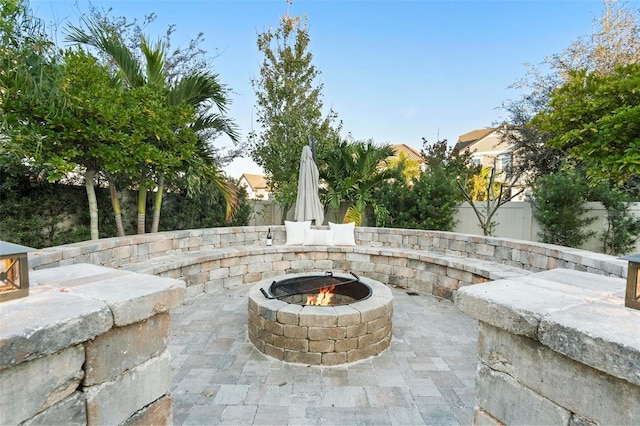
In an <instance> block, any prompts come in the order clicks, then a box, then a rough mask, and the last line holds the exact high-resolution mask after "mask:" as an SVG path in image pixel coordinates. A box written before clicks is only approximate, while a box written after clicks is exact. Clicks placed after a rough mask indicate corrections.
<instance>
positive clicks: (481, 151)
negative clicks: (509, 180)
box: [453, 129, 514, 171]
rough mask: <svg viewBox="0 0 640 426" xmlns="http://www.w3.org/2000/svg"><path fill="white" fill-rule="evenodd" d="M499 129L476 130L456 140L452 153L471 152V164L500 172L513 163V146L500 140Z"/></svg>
mask: <svg viewBox="0 0 640 426" xmlns="http://www.w3.org/2000/svg"><path fill="white" fill-rule="evenodd" d="M500 132H501V131H500V130H499V129H478V130H473V131H471V132H469V133H465V134H464V135H461V136H460V137H459V138H458V142H457V143H456V146H455V147H454V148H453V149H454V151H456V152H459V153H464V152H471V162H472V163H473V164H480V165H482V167H493V166H494V164H495V167H496V170H497V171H502V170H504V169H505V168H507V167H508V166H509V165H511V162H512V161H513V148H514V146H513V144H509V143H507V142H504V141H503V140H502V135H501V133H500Z"/></svg>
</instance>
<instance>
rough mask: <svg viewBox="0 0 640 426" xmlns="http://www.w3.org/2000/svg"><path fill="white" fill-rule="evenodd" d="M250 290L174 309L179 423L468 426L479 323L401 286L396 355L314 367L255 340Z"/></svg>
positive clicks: (176, 414)
mask: <svg viewBox="0 0 640 426" xmlns="http://www.w3.org/2000/svg"><path fill="white" fill-rule="evenodd" d="M248 291H249V287H240V288H235V289H232V290H224V291H221V292H219V293H213V294H203V295H200V296H198V297H195V298H192V299H189V300H187V301H186V302H185V303H184V305H182V306H179V307H177V308H174V309H173V310H172V311H171V338H170V341H169V349H170V351H171V354H172V356H173V381H172V389H171V391H172V394H173V411H174V414H173V420H174V424H185V425H187V424H189V425H213V424H229V425H247V424H254V425H286V424H289V425H351V424H353V425H378V424H379V425H420V424H433V425H455V424H464V425H468V424H471V417H472V412H473V406H474V404H475V371H476V366H477V364H478V359H477V355H476V343H477V322H476V320H474V319H472V318H470V317H468V316H466V315H465V314H463V313H461V312H460V311H459V310H458V309H457V308H456V307H455V306H454V305H453V304H452V303H451V302H449V301H445V300H438V299H436V298H434V297H432V296H429V295H423V294H420V295H417V296H410V295H408V294H407V293H406V291H404V290H403V289H399V288H394V289H393V296H394V313H393V339H392V342H391V346H390V348H389V349H387V350H386V351H384V352H383V353H382V354H380V355H378V356H376V357H373V358H369V359H366V360H363V361H359V362H356V363H352V364H345V365H340V366H334V367H328V366H307V365H301V364H290V363H286V362H282V361H278V360H275V359H272V358H269V357H267V356H266V355H263V354H262V353H260V352H259V351H258V350H257V349H255V348H254V347H253V345H252V344H251V343H250V342H249V340H248V337H247V294H248Z"/></svg>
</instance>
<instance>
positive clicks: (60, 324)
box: [0, 264, 185, 425]
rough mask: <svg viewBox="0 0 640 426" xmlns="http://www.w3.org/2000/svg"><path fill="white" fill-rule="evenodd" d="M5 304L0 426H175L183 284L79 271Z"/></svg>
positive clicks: (34, 277) (64, 270) (41, 281)
mask: <svg viewBox="0 0 640 426" xmlns="http://www.w3.org/2000/svg"><path fill="white" fill-rule="evenodd" d="M30 278H31V287H32V288H31V291H30V295H29V296H28V297H26V298H22V299H16V300H12V301H8V302H3V303H2V304H0V383H1V385H0V424H3V425H4V424H7V425H8V424H67V425H72V424H78V425H84V424H89V425H104V424H129V425H135V424H171V421H172V411H171V395H170V393H169V389H170V382H171V365H170V355H169V352H168V350H167V341H168V333H169V310H170V309H171V308H173V307H175V306H178V305H179V304H181V303H182V301H183V300H184V294H185V288H184V283H183V282H181V281H179V280H173V279H168V278H160V277H154V276H147V275H138V274H134V273H131V272H126V271H116V270H113V269H110V268H105V267H102V266H96V265H87V264H77V265H72V266H63V267H58V268H50V269H44V270H40V271H33V272H32V273H31V276H30Z"/></svg>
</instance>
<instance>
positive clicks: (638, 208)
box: [249, 200, 640, 253]
mask: <svg viewBox="0 0 640 426" xmlns="http://www.w3.org/2000/svg"><path fill="white" fill-rule="evenodd" d="M476 206H477V207H478V208H479V209H480V211H481V212H482V211H483V207H484V206H483V203H476ZM587 208H588V209H589V213H588V215H590V216H595V217H596V218H597V219H596V220H595V221H594V223H593V224H591V227H590V229H592V230H594V231H596V233H597V235H596V236H595V237H593V238H591V239H590V240H589V241H587V243H586V244H585V245H584V246H582V247H579V248H583V249H586V250H591V251H595V252H602V251H603V248H602V241H601V235H602V233H603V232H605V230H606V227H607V219H606V212H605V210H604V207H603V206H602V204H601V203H597V202H590V203H587ZM253 210H254V213H253V214H252V215H251V218H250V219H249V225H255V226H258V225H270V224H281V223H282V221H281V220H282V209H281V208H280V207H279V206H277V205H276V204H275V203H273V202H272V201H271V200H268V201H255V202H254V204H253ZM631 212H632V214H634V215H635V216H636V217H640V203H633V204H632V205H631ZM292 216H293V209H291V211H289V214H288V218H289V219H290V220H293V219H291V217H292ZM456 220H457V225H456V227H455V229H454V231H455V232H460V233H463V234H476V235H482V229H481V228H480V225H478V219H477V217H476V214H475V213H474V211H473V209H472V208H471V206H470V205H469V203H463V204H462V205H461V206H460V208H459V210H458V215H457V217H456ZM328 221H332V222H333V221H334V218H333V214H332V213H328V214H327V215H326V216H325V223H327V222H328ZM493 221H494V222H496V223H497V225H496V227H495V229H494V236H496V237H505V238H515V239H518V240H528V241H539V239H538V231H539V226H538V223H537V222H536V220H535V219H534V218H533V214H532V211H531V204H529V203H527V202H515V201H514V202H509V203H506V204H505V205H503V206H502V207H500V208H499V209H498V212H497V213H496V214H495V215H494V217H493ZM633 252H634V253H638V252H640V242H638V243H636V248H635V250H634V251H633Z"/></svg>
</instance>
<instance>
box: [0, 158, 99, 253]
mask: <svg viewBox="0 0 640 426" xmlns="http://www.w3.org/2000/svg"><path fill="white" fill-rule="evenodd" d="M0 193H1V194H2V196H1V197H0V240H4V241H9V242H13V243H16V244H22V245H25V246H27V247H32V248H43V247H50V246H56V245H60V244H66V243H70V242H74V241H79V240H85V239H87V238H88V237H89V229H88V228H87V227H86V226H82V225H79V226H78V225H74V224H70V223H65V219H69V218H74V217H78V216H80V215H82V213H83V211H84V205H83V204H82V203H79V202H78V199H80V200H82V199H83V198H84V197H85V195H84V192H83V191H82V188H73V187H71V186H67V185H61V184H50V183H48V182H46V181H43V180H38V179H37V176H34V175H33V173H32V170H31V169H30V168H29V167H27V166H25V165H23V164H20V161H19V159H18V158H16V157H14V156H11V155H4V156H2V157H1V158H0Z"/></svg>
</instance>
